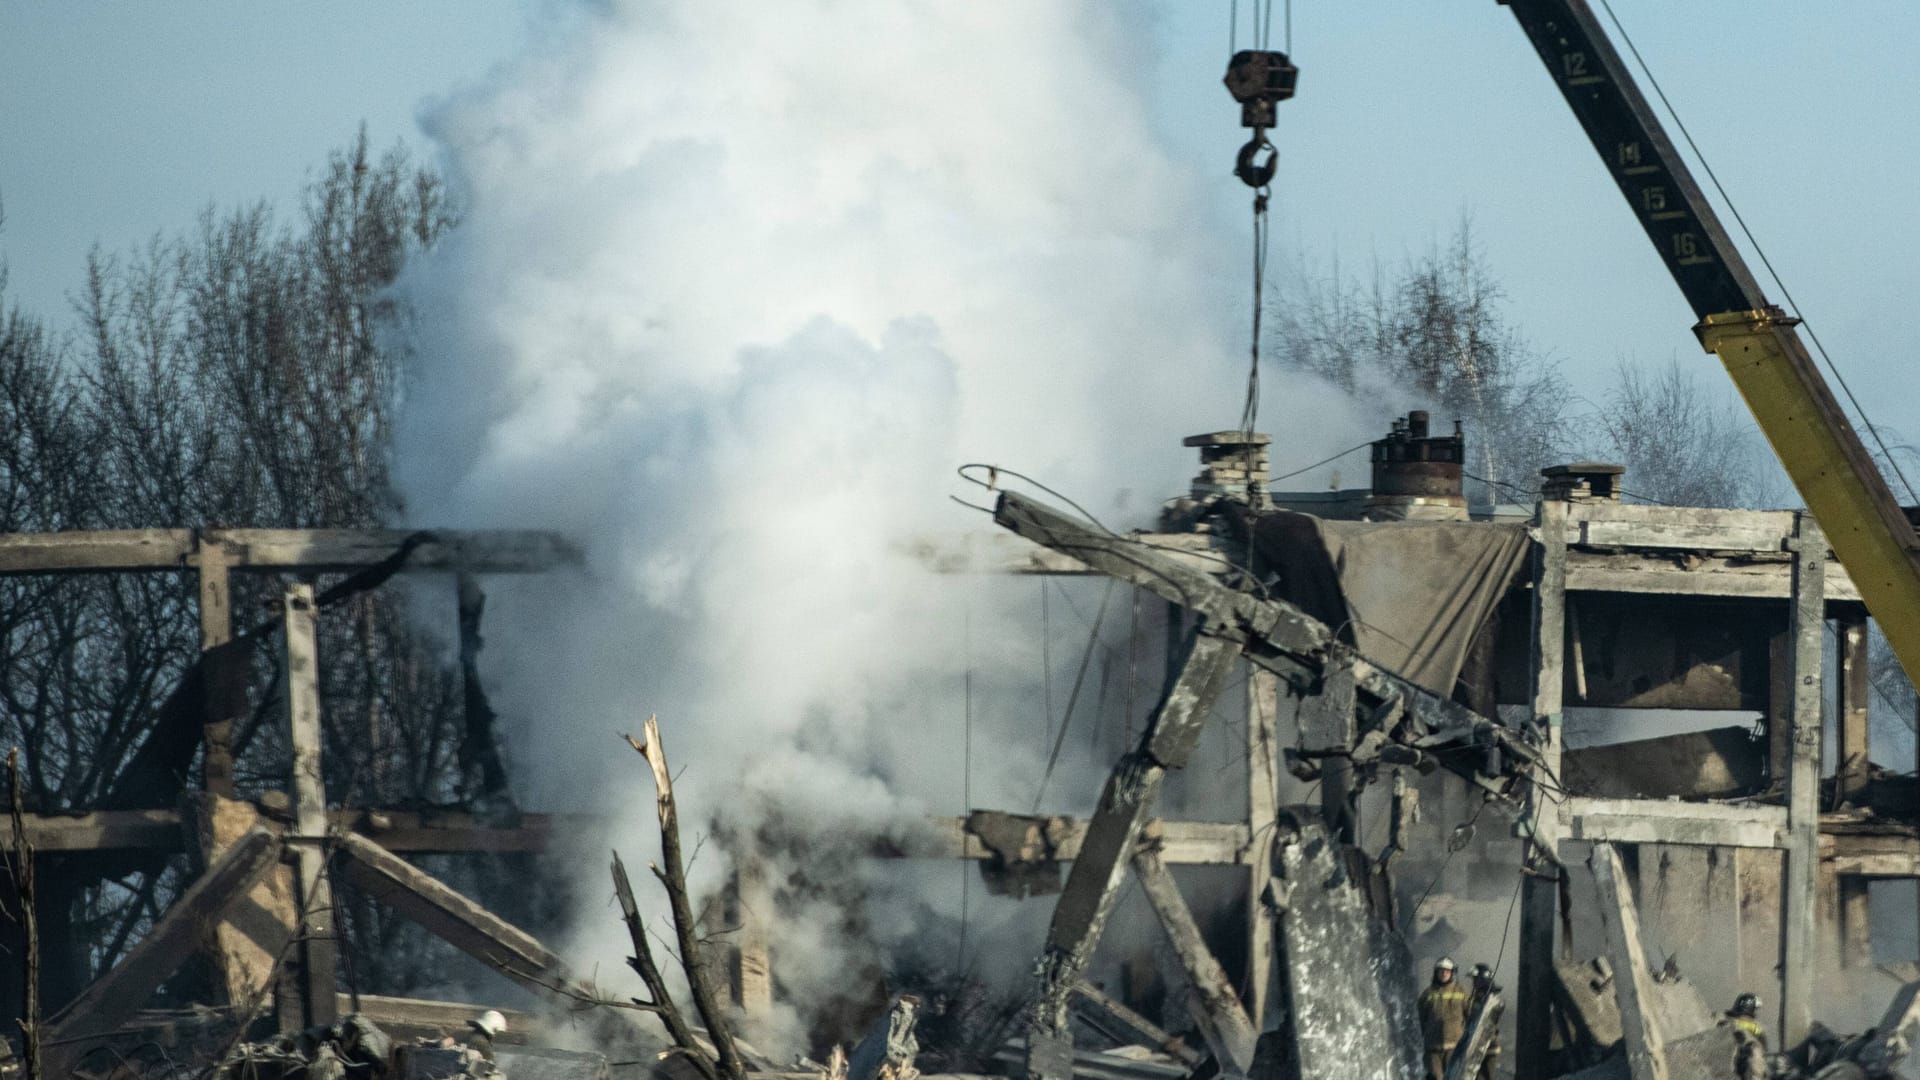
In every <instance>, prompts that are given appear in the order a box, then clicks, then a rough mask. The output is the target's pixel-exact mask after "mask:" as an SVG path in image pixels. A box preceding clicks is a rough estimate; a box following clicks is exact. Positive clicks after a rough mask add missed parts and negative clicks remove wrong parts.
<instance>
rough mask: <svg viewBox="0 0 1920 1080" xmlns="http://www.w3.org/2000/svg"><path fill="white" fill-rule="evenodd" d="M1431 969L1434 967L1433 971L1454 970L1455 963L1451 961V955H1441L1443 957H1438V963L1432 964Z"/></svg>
mask: <svg viewBox="0 0 1920 1080" xmlns="http://www.w3.org/2000/svg"><path fill="white" fill-rule="evenodd" d="M1433 969H1434V970H1435V971H1453V970H1455V965H1454V962H1453V957H1451V956H1443V957H1441V958H1440V962H1439V963H1437V964H1435V965H1433Z"/></svg>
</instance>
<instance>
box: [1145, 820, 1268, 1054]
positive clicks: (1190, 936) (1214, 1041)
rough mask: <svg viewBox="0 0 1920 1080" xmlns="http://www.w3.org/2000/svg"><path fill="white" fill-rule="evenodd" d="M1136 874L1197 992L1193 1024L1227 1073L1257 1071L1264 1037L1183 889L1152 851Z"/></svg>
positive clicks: (1189, 982) (1161, 926)
mask: <svg viewBox="0 0 1920 1080" xmlns="http://www.w3.org/2000/svg"><path fill="white" fill-rule="evenodd" d="M1133 871H1134V874H1135V875H1136V876H1137V877H1138V878H1139V879H1140V889H1141V891H1142V892H1144V893H1145V894H1146V896H1147V903H1149V904H1151V905H1152V906H1153V912H1154V914H1155V915H1158V916H1159V917H1160V928H1161V929H1162V930H1165V931H1166V932H1167V940H1168V942H1169V943H1171V944H1172V945H1173V952H1174V955H1175V956H1178V957H1179V958H1180V967H1181V970H1182V971H1184V972H1185V973H1186V976H1187V983H1188V985H1189V986H1191V987H1192V988H1193V991H1194V996H1193V1000H1192V1009H1193V1014H1194V1016H1193V1018H1194V1020H1195V1022H1197V1023H1198V1024H1199V1025H1200V1030H1201V1033H1202V1034H1204V1035H1205V1036H1206V1039H1207V1043H1208V1046H1209V1048H1210V1049H1212V1051H1213V1056H1214V1060H1216V1061H1218V1062H1219V1063H1220V1068H1221V1072H1223V1073H1235V1074H1239V1075H1242V1076H1244V1075H1246V1074H1247V1072H1248V1070H1250V1069H1251V1068H1252V1067H1253V1043H1254V1040H1255V1039H1256V1038H1258V1037H1259V1034H1260V1032H1259V1029H1258V1028H1257V1027H1256V1026H1255V1025H1254V1022H1253V1021H1252V1020H1251V1019H1250V1018H1248V1016H1247V1011H1246V1009H1244V1008H1242V1007H1241V1005H1240V998H1239V997H1238V995H1236V994H1235V993H1234V990H1233V983H1231V982H1230V981H1228V979H1227V973H1226V970H1225V969H1224V968H1222V967H1221V966H1220V961H1219V960H1218V959H1216V958H1215V957H1214V955H1213V950H1211V949H1209V948H1207V940H1206V938H1205V937H1204V936H1203V935H1202V934H1201V933H1200V925H1199V924H1198V923H1196V922H1194V920H1193V912H1192V910H1191V909H1189V908H1188V907H1187V901H1186V898H1185V897H1183V896H1181V895H1180V885H1179V883H1177V882H1175V881H1174V880H1173V874H1172V873H1170V872H1169V871H1168V870H1167V866H1166V864H1165V863H1163V862H1161V861H1160V857H1159V855H1158V854H1156V853H1155V852H1154V851H1153V850H1152V849H1150V848H1143V849H1142V850H1140V851H1139V852H1137V853H1136V854H1135V855H1134V857H1133Z"/></svg>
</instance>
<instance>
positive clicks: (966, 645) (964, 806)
mask: <svg viewBox="0 0 1920 1080" xmlns="http://www.w3.org/2000/svg"><path fill="white" fill-rule="evenodd" d="M960 659H961V662H962V663H963V664H965V665H966V666H965V667H964V668H963V669H962V674H961V676H960V725H961V726H960V812H961V813H962V814H971V813H973V601H972V594H971V593H968V594H966V599H965V600H964V601H963V606H962V608H961V615H960ZM972 885H973V867H972V866H971V865H969V861H968V860H966V859H961V860H960V946H959V949H958V950H957V955H956V957H955V960H954V965H953V967H954V970H955V971H965V970H967V894H968V892H969V891H970V890H971V887H972Z"/></svg>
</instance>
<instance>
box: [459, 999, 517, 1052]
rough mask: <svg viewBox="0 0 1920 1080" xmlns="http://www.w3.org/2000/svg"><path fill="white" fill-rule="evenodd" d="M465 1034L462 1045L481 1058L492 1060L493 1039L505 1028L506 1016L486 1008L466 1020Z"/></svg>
mask: <svg viewBox="0 0 1920 1080" xmlns="http://www.w3.org/2000/svg"><path fill="white" fill-rule="evenodd" d="M467 1028H468V1031H467V1034H466V1037H465V1038H464V1039H462V1040H461V1043H462V1045H464V1046H465V1047H466V1048H467V1049H469V1050H472V1051H473V1052H474V1053H476V1054H479V1055H480V1057H481V1060H483V1061H489V1062H490V1061H492V1060H493V1040H494V1037H495V1036H497V1035H499V1034H500V1033H501V1032H503V1031H505V1030H507V1018H506V1017H504V1016H502V1015H500V1010H498V1009H488V1010H487V1011H486V1012H483V1013H481V1014H480V1015H479V1016H476V1017H474V1018H473V1019H472V1020H469V1021H467Z"/></svg>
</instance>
